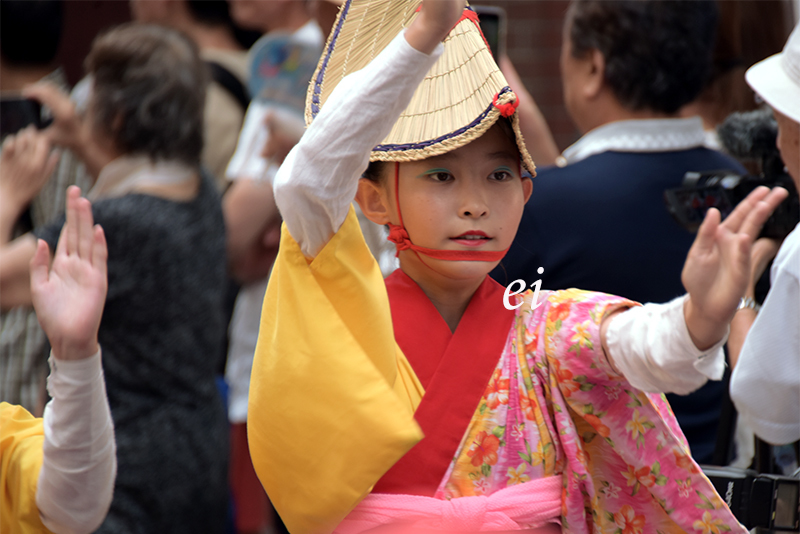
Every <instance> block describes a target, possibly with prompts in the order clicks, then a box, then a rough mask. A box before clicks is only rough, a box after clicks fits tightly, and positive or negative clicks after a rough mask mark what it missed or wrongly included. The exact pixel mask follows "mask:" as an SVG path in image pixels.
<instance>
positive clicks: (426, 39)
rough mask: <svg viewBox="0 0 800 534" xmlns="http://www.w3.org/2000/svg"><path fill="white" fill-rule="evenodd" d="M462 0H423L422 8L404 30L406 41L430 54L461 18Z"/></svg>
mask: <svg viewBox="0 0 800 534" xmlns="http://www.w3.org/2000/svg"><path fill="white" fill-rule="evenodd" d="M465 7H466V2H464V0H423V2H422V9H421V10H420V12H419V15H417V18H416V19H414V22H412V23H411V26H409V27H408V30H406V41H408V44H410V45H411V46H412V47H414V48H416V49H417V50H419V51H420V52H422V53H424V54H430V53H431V52H433V51H434V50H435V49H436V45H438V44H439V43H440V42H442V41H443V40H444V38H445V37H447V34H448V33H450V30H452V29H453V26H455V25H456V23H457V22H458V21H459V20H460V19H461V15H462V14H463V13H464V8H465Z"/></svg>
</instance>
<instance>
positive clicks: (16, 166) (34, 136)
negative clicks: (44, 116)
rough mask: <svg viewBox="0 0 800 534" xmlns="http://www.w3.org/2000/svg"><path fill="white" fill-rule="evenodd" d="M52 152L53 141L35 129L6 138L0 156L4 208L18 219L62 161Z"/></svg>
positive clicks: (0, 186) (22, 131)
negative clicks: (11, 211) (59, 161)
mask: <svg viewBox="0 0 800 534" xmlns="http://www.w3.org/2000/svg"><path fill="white" fill-rule="evenodd" d="M50 149H51V143H50V140H49V139H48V138H47V136H45V135H44V134H42V133H40V132H39V131H37V130H36V129H35V128H34V127H33V126H28V127H27V128H25V129H24V130H21V131H20V132H19V133H17V134H16V135H9V136H8V137H6V140H5V141H4V142H3V151H2V155H1V156H0V196H2V197H3V208H4V209H10V210H13V211H14V212H15V215H17V216H18V215H19V213H20V212H21V211H22V210H23V209H24V208H25V207H26V206H27V205H28V204H30V202H31V200H33V198H34V197H35V196H36V195H37V194H39V191H41V190H42V187H43V186H44V184H46V183H47V180H48V179H49V178H50V175H51V174H53V170H54V169H55V168H56V164H57V163H58V159H59V153H58V152H56V151H51V150H50Z"/></svg>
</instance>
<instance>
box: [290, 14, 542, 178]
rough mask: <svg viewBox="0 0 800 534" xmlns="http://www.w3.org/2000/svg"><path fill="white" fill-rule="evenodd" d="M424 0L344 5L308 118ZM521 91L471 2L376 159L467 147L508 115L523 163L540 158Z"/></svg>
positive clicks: (311, 93) (309, 99)
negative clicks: (524, 128) (524, 126)
mask: <svg viewBox="0 0 800 534" xmlns="http://www.w3.org/2000/svg"><path fill="white" fill-rule="evenodd" d="M421 3H422V0H347V1H346V2H345V3H344V4H343V5H342V8H341V10H340V11H339V16H338V17H337V19H336V23H335V24H334V26H333V29H332V31H331V34H330V36H329V37H328V42H327V43H326V45H325V49H324V51H323V54H322V57H321V58H320V61H319V65H317V70H316V72H315V73H314V76H313V77H312V78H311V84H310V85H309V89H308V95H307V96H306V124H310V123H311V121H313V120H314V117H316V115H317V113H319V111H320V109H321V108H322V106H324V105H325V101H326V100H327V99H328V96H329V95H330V94H331V92H332V91H333V89H334V88H335V87H336V86H337V85H338V84H339V82H340V81H341V80H342V78H344V77H345V76H346V75H347V74H349V73H351V72H356V71H358V70H360V69H361V68H363V67H365V66H366V65H367V64H368V63H369V62H370V61H371V60H372V59H373V58H374V57H375V56H377V55H378V54H379V53H380V52H381V51H382V50H383V49H384V48H385V47H386V46H387V45H388V44H389V43H390V42H391V41H392V39H394V37H395V36H396V35H397V34H398V33H400V32H401V31H402V30H403V29H404V28H407V27H408V26H409V25H410V24H411V21H412V20H414V18H415V17H416V14H417V12H418V10H419V6H420V4H421ZM516 108H517V95H516V94H514V92H513V91H512V90H511V88H510V87H509V86H508V83H507V82H506V79H505V77H504V76H503V74H502V73H501V72H500V69H499V68H498V66H497V64H496V63H495V61H494V59H493V58H492V53H491V52H490V51H489V47H488V45H487V44H486V39H485V38H484V37H483V33H482V32H481V29H480V26H479V25H478V16H477V15H476V14H475V12H474V11H472V9H470V8H469V7H467V8H466V9H465V10H464V14H463V16H462V17H461V20H459V21H458V23H457V24H456V25H455V26H454V27H453V29H452V30H451V31H450V33H449V35H448V36H447V37H446V38H445V40H444V53H443V54H442V56H441V57H440V58H439V60H438V61H437V62H436V63H435V64H434V65H433V67H432V68H431V70H430V71H428V74H427V75H426V76H425V79H424V80H423V81H422V82H421V83H420V85H419V87H418V88H417V90H416V92H415V93H414V96H413V97H412V98H411V103H410V104H409V105H408V107H407V108H406V109H405V110H404V111H403V113H402V114H401V115H400V118H399V119H398V120H397V122H396V123H395V125H394V127H393V128H392V131H391V132H390V133H389V135H388V136H387V137H386V139H384V140H383V142H382V143H381V144H380V145H378V146H376V147H375V148H374V149H373V151H372V154H371V156H370V161H391V162H404V161H418V160H422V159H426V158H430V157H433V156H438V155H441V154H444V153H446V152H450V151H452V150H455V149H456V148H459V147H462V146H464V145H466V144H467V143H469V142H470V141H473V140H475V139H477V138H478V137H480V136H481V135H483V134H484V133H485V132H486V131H487V130H488V129H489V128H490V127H491V126H492V125H493V124H494V123H495V122H497V120H498V119H499V118H500V117H507V118H509V120H510V122H511V126H512V128H513V130H514V135H515V137H516V141H517V146H518V147H519V153H520V157H521V159H522V165H524V166H525V168H526V169H527V170H528V171H529V172H530V173H531V174H532V175H533V174H534V173H535V170H534V169H535V166H534V164H533V160H532V159H531V156H530V154H529V153H528V149H527V148H525V142H524V141H523V138H522V134H521V132H520V129H519V116H518V114H517V112H516Z"/></svg>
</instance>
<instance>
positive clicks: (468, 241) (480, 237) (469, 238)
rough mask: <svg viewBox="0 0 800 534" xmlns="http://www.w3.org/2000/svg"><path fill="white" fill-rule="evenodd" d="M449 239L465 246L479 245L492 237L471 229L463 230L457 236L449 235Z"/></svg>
mask: <svg viewBox="0 0 800 534" xmlns="http://www.w3.org/2000/svg"><path fill="white" fill-rule="evenodd" d="M450 240H451V241H455V242H456V243H458V244H459V245H464V246H467V247H480V246H482V245H485V244H486V243H488V242H489V241H491V240H492V238H491V237H489V236H488V235H486V233H485V232H481V231H480V230H471V231H469V232H464V233H463V234H461V235H460V236H458V237H451V238H450Z"/></svg>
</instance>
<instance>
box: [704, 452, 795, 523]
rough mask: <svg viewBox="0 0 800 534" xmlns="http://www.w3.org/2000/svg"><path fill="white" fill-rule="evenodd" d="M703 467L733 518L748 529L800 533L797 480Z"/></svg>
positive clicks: (740, 470) (731, 468)
mask: <svg viewBox="0 0 800 534" xmlns="http://www.w3.org/2000/svg"><path fill="white" fill-rule="evenodd" d="M702 468H703V473H704V474H705V475H706V476H707V477H708V478H709V480H711V483H712V484H713V485H714V488H715V489H716V490H717V493H719V494H720V496H721V497H722V498H723V499H724V500H725V502H726V503H727V505H728V508H730V509H731V512H733V515H734V516H736V519H738V520H739V522H740V523H742V524H743V525H744V526H745V527H747V528H748V529H753V528H757V527H758V528H764V529H768V530H778V531H787V532H800V479H797V478H790V477H784V476H780V475H767V474H758V473H757V472H755V471H753V470H751V469H737V468H735V467H715V466H708V465H704V466H702Z"/></svg>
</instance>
